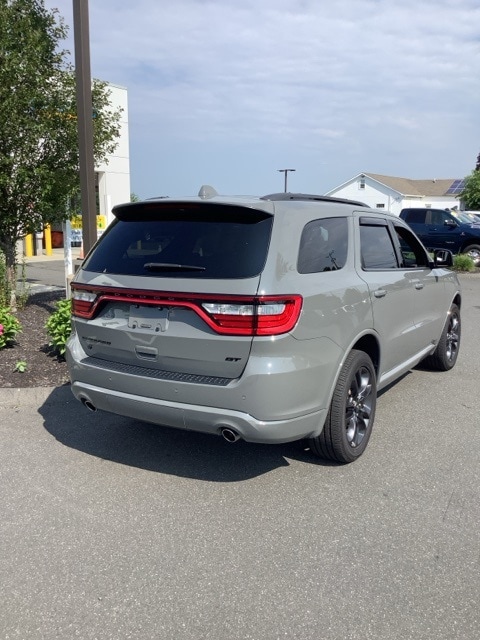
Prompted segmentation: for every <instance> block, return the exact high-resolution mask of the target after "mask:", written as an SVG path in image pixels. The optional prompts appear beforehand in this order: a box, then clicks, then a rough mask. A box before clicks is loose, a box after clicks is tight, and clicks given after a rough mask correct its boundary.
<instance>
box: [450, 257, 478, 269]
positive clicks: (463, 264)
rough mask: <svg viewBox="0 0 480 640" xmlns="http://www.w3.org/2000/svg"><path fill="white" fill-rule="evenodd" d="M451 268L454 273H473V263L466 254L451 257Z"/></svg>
mask: <svg viewBox="0 0 480 640" xmlns="http://www.w3.org/2000/svg"><path fill="white" fill-rule="evenodd" d="M453 268H454V269H455V271H474V270H475V263H474V261H473V260H472V258H471V257H470V256H469V255H467V254H466V253H459V254H458V255H457V256H454V257H453Z"/></svg>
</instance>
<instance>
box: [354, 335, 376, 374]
mask: <svg viewBox="0 0 480 640" xmlns="http://www.w3.org/2000/svg"><path fill="white" fill-rule="evenodd" d="M352 349H356V350H357V351H364V352H365V353H366V354H367V355H368V356H369V357H370V360H371V361H372V363H373V366H374V369H375V374H376V375H377V377H378V371H379V368H380V343H379V341H378V338H377V337H376V336H374V335H372V334H371V333H368V334H366V335H363V336H361V337H360V338H359V339H358V340H357V341H356V342H355V344H353V345H352V346H351V348H350V349H349V351H351V350H352Z"/></svg>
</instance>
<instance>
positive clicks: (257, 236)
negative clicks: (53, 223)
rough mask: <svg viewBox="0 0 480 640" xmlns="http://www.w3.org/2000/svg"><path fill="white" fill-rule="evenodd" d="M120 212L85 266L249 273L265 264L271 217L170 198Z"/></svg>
mask: <svg viewBox="0 0 480 640" xmlns="http://www.w3.org/2000/svg"><path fill="white" fill-rule="evenodd" d="M119 217H121V218H122V219H120V220H117V221H116V222H115V224H114V225H112V226H111V227H110V228H109V229H108V231H107V232H106V233H105V234H104V235H103V236H102V239H101V242H100V243H99V245H98V247H97V248H96V250H95V251H94V252H93V253H92V255H91V256H90V257H89V258H88V260H87V261H86V262H85V263H84V265H83V268H84V269H86V270H88V271H95V272H100V273H115V274H125V275H139V276H152V277H162V276H163V277H169V278H171V277H179V278H216V279H217V278H249V277H253V276H255V275H258V274H259V273H261V271H262V269H263V267H264V265H265V261H266V257H267V251H268V245H269V241H270V234H271V228H272V220H273V218H272V217H271V216H270V215H269V214H266V213H264V212H262V211H257V210H252V209H246V208H242V207H225V206H219V205H217V206H211V207H208V206H206V205H203V206H201V207H198V206H195V207H189V206H187V205H186V206H178V205H176V206H175V207H174V206H173V205H172V204H170V203H169V204H168V205H167V206H164V207H162V206H157V207H156V208H155V207H154V206H153V205H150V204H149V206H148V208H146V211H145V212H143V211H142V209H141V208H139V207H136V208H135V209H133V208H132V209H130V210H127V213H126V214H124V212H123V211H120V212H119ZM139 218H140V219H139ZM142 218H143V219H142Z"/></svg>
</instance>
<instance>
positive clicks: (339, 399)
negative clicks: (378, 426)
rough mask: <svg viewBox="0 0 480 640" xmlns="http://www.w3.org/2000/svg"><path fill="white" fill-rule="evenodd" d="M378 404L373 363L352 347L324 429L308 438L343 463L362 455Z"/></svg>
mask: <svg viewBox="0 0 480 640" xmlns="http://www.w3.org/2000/svg"><path fill="white" fill-rule="evenodd" d="M376 404H377V380H376V374H375V369H374V367H373V363H372V361H371V359H370V358H369V356H368V355H367V354H366V353H364V352H363V351H356V350H352V351H351V352H350V353H349V355H348V356H347V358H346V360H345V363H344V365H343V367H342V370H341V372H340V375H339V377H338V380H337V385H336V387H335V391H334V393H333V398H332V402H331V404H330V409H329V411H328V414H327V418H326V420H325V425H324V427H323V431H322V433H321V434H320V435H319V436H316V437H315V438H310V439H309V441H308V444H309V445H310V449H311V451H312V452H313V453H314V454H316V455H317V456H319V457H321V458H325V459H327V460H334V461H335V462H339V463H342V464H345V463H348V462H353V461H354V460H356V459H357V458H359V457H360V456H361V455H362V453H363V452H364V451H365V449H366V446H367V444H368V441H369V439H370V434H371V433H372V428H373V421H374V418H375V408H376Z"/></svg>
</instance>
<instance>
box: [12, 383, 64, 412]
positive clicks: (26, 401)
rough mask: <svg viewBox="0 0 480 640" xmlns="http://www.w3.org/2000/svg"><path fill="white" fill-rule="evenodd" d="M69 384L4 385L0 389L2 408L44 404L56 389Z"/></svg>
mask: <svg viewBox="0 0 480 640" xmlns="http://www.w3.org/2000/svg"><path fill="white" fill-rule="evenodd" d="M67 386H68V387H70V385H69V384H65V385H62V386H61V387H23V388H22V387H2V389H0V409H6V408H16V407H24V406H27V405H42V404H44V403H45V402H46V401H47V400H48V398H49V397H50V396H51V395H52V393H53V392H54V391H55V390H57V389H62V388H63V387H67ZM72 398H73V396H72Z"/></svg>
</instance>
